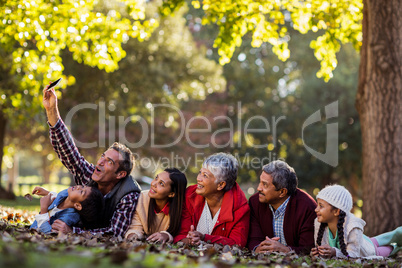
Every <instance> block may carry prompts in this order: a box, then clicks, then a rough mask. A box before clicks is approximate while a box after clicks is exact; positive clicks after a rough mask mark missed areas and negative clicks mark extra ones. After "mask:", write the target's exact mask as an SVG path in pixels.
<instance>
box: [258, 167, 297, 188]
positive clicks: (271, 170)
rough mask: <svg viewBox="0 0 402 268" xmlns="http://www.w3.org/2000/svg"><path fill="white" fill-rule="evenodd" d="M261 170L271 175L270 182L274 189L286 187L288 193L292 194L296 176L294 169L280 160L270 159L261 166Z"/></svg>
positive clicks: (295, 184)
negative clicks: (270, 160)
mask: <svg viewBox="0 0 402 268" xmlns="http://www.w3.org/2000/svg"><path fill="white" fill-rule="evenodd" d="M262 170H263V171H264V172H266V173H268V174H269V175H271V176H272V184H273V185H274V186H275V188H276V190H280V189H284V188H286V189H287V190H288V195H294V194H295V193H296V189H297V183H298V180H297V176H296V172H295V170H294V169H293V168H292V167H291V166H289V165H288V164H287V163H286V162H283V161H281V160H276V161H272V162H271V163H269V164H266V165H265V166H263V167H262Z"/></svg>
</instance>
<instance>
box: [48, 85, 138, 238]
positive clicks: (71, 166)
mask: <svg viewBox="0 0 402 268" xmlns="http://www.w3.org/2000/svg"><path fill="white" fill-rule="evenodd" d="M47 88H48V86H46V87H45V89H44V90H43V105H44V107H45V109H46V114H47V118H48V124H49V126H50V140H51V143H52V145H53V148H54V150H55V151H56V153H57V155H58V157H59V158H60V160H61V161H62V163H63V164H64V166H66V168H67V169H68V170H69V171H70V172H71V173H72V174H73V175H74V179H75V182H76V184H77V185H94V186H96V187H98V189H99V190H100V191H101V193H102V194H103V195H104V209H103V213H102V221H101V222H100V223H99V226H98V227H99V228H96V229H92V230H83V229H81V228H78V227H73V228H72V229H71V228H70V227H69V226H68V225H67V224H66V223H64V222H63V221H61V220H56V221H55V222H54V223H53V224H52V229H53V230H55V231H59V232H63V233H69V232H73V233H82V232H84V231H90V232H91V233H93V234H98V233H99V234H104V233H111V234H114V235H115V236H121V237H124V234H125V232H126V231H127V229H128V227H129V226H130V223H131V219H132V217H133V214H134V210H135V207H136V205H137V201H138V198H139V192H140V190H141V188H140V186H139V185H138V183H137V182H136V181H134V180H133V178H132V177H131V176H130V173H131V170H132V168H133V155H132V153H131V151H130V149H128V148H127V147H126V146H125V145H123V144H120V143H117V142H116V143H114V144H113V145H112V146H110V148H109V149H107V150H106V151H105V152H104V153H103V154H102V156H101V157H100V158H99V160H98V162H97V164H96V166H95V165H93V164H91V163H89V162H88V161H86V160H85V159H84V157H83V156H81V154H80V153H79V151H78V149H77V147H76V146H75V144H74V141H73V138H72V136H71V133H70V132H69V131H68V129H67V127H66V126H65V125H64V123H63V121H62V120H61V118H60V114H59V110H58V106H57V97H56V94H55V92H54V89H51V90H49V91H48V90H47ZM84 227H85V226H84Z"/></svg>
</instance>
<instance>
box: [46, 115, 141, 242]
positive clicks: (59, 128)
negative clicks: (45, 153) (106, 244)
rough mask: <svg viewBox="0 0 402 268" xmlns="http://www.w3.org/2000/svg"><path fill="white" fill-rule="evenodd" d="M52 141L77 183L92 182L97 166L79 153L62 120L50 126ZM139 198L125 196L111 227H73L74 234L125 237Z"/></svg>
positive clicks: (134, 193) (114, 214)
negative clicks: (109, 234) (106, 234)
mask: <svg viewBox="0 0 402 268" xmlns="http://www.w3.org/2000/svg"><path fill="white" fill-rule="evenodd" d="M49 126H50V125H49ZM50 141H51V143H52V146H53V149H54V150H55V151H56V153H57V155H58V157H59V159H60V160H61V162H62V163H63V165H64V166H65V167H66V168H67V169H68V170H69V171H70V172H71V173H72V174H73V175H74V179H75V183H76V184H77V185H87V184H88V183H89V182H90V181H91V180H92V179H91V177H92V173H93V172H94V170H95V165H93V164H91V163H89V162H88V161H87V160H85V158H84V157H83V156H82V155H81V154H80V153H79V151H78V148H77V147H76V146H75V143H74V141H73V138H72V136H71V133H70V131H69V130H68V129H67V127H66V125H65V124H64V122H63V121H62V120H61V119H59V121H57V123H56V124H55V125H54V126H53V127H52V126H50ZM139 196H140V194H139V193H136V192H133V193H128V194H126V195H125V196H123V198H122V199H121V200H120V201H119V203H117V205H116V209H115V212H114V213H113V216H112V218H111V219H110V226H108V227H105V228H98V229H93V230H83V229H81V228H78V227H73V232H74V233H77V234H80V233H83V232H87V231H89V232H91V233H92V234H104V233H112V234H113V235H114V236H121V237H124V234H125V233H126V231H127V229H128V227H129V226H130V224H131V219H132V218H133V215H134V211H135V207H136V205H137V202H138V198H139Z"/></svg>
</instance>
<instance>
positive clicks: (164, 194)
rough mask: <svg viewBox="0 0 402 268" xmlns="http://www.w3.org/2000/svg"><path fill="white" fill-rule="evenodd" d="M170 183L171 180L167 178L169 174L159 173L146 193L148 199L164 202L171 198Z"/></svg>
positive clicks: (172, 194)
mask: <svg viewBox="0 0 402 268" xmlns="http://www.w3.org/2000/svg"><path fill="white" fill-rule="evenodd" d="M172 183H173V182H172V180H171V179H170V178H169V173H167V172H166V171H163V172H161V173H159V174H158V175H156V177H155V179H154V180H153V181H152V182H151V189H149V192H148V195H149V197H150V198H154V199H156V200H165V199H168V198H170V197H173V196H174V193H173V192H172V186H171V185H172Z"/></svg>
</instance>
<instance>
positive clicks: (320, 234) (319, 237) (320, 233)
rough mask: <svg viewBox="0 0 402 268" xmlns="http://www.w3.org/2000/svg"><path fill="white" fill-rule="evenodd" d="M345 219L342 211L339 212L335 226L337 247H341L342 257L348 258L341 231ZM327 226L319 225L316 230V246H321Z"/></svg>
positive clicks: (325, 224) (324, 224)
mask: <svg viewBox="0 0 402 268" xmlns="http://www.w3.org/2000/svg"><path fill="white" fill-rule="evenodd" d="M345 217H346V213H345V212H344V211H343V210H339V218H338V224H337V229H338V239H339V245H340V246H341V251H342V253H343V255H345V256H347V257H348V256H349V254H348V252H347V250H346V244H345V235H344V231H343V224H344V222H345ZM327 226H328V224H327V223H321V224H320V229H319V230H318V234H317V241H316V243H317V245H319V246H321V241H322V237H323V236H324V231H325V227H327Z"/></svg>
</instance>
